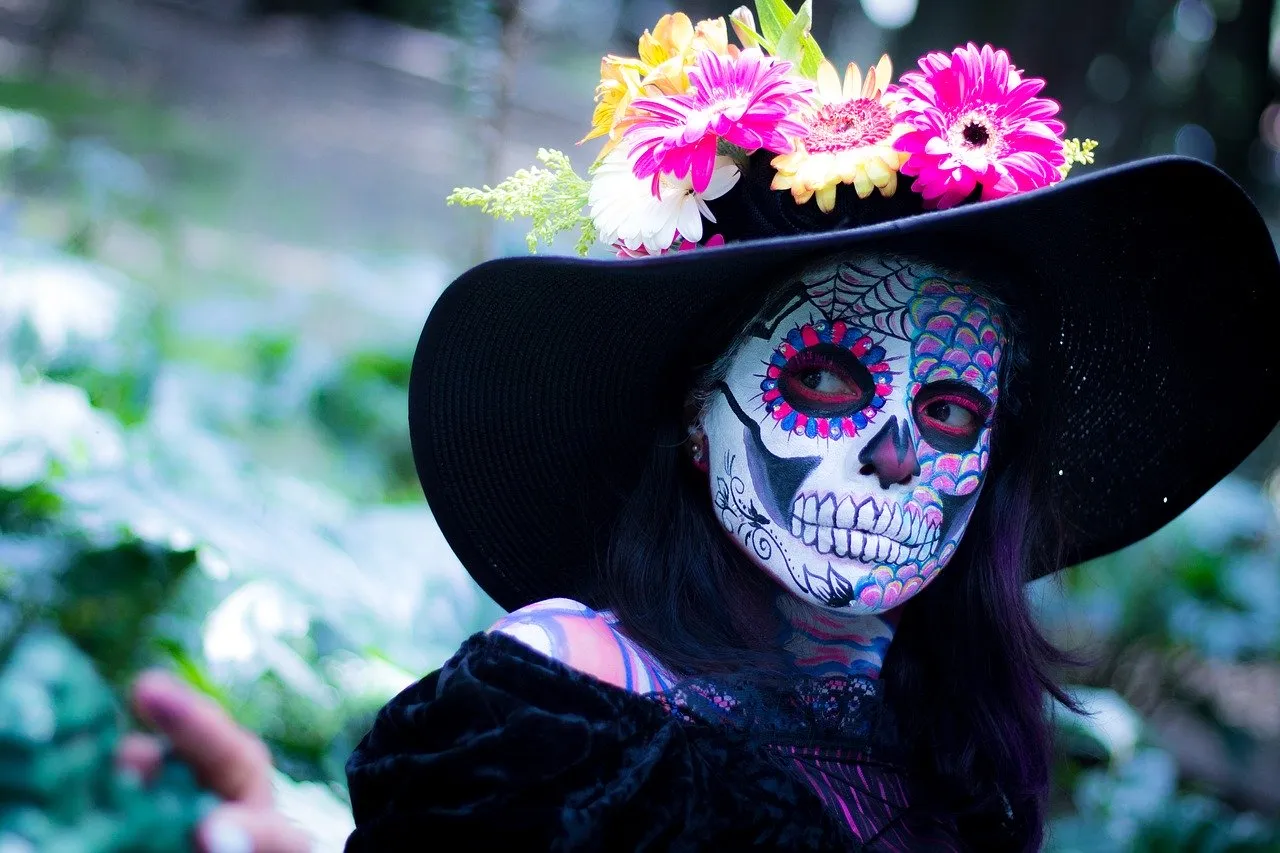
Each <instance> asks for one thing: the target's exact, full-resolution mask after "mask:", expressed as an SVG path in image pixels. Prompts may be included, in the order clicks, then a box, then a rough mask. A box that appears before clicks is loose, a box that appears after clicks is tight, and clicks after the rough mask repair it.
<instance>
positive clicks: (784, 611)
mask: <svg viewBox="0 0 1280 853" xmlns="http://www.w3.org/2000/svg"><path fill="white" fill-rule="evenodd" d="M775 606H776V608H777V611H778V614H779V616H780V617H781V619H782V623H783V627H782V635H781V638H780V639H781V645H782V648H783V649H784V651H785V652H786V654H787V656H788V657H789V659H790V661H791V664H792V666H794V667H795V669H796V671H797V673H798V674H801V675H807V676H818V677H822V676H830V675H859V676H863V677H866V678H879V677H880V670H881V668H882V667H883V666H884V657H885V654H886V653H888V651H889V643H890V642H892V640H893V631H894V628H895V626H896V624H897V618H896V617H897V614H895V613H893V612H890V613H888V614H881V615H876V616H853V615H849V616H844V615H838V614H835V613H831V612H829V611H826V610H823V609H821V608H819V607H816V606H814V605H812V604H807V603H805V602H803V601H801V600H799V599H798V598H796V597H795V596H794V595H791V594H790V593H787V592H780V593H779V594H778V598H777V602H776V605H775Z"/></svg>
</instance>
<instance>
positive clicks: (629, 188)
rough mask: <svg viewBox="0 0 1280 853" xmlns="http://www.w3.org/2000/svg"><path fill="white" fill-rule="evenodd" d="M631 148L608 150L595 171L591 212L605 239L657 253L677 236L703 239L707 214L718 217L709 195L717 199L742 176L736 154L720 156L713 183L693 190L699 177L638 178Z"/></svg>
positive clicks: (717, 159)
mask: <svg viewBox="0 0 1280 853" xmlns="http://www.w3.org/2000/svg"><path fill="white" fill-rule="evenodd" d="M633 165H634V160H633V159H632V157H631V155H630V153H629V152H627V151H626V150H624V149H622V148H615V149H613V150H612V151H610V152H609V153H608V155H606V156H605V158H604V160H602V161H601V162H600V165H599V166H598V167H597V168H596V170H595V174H593V175H592V177H591V189H590V192H589V194H588V196H587V201H588V204H589V206H590V208H591V218H592V220H594V221H595V224H596V230H597V231H598V232H599V237H600V240H601V242H603V243H606V244H608V245H611V246H613V245H619V246H622V247H625V248H626V249H629V250H632V251H640V250H641V249H643V250H644V251H645V252H647V253H648V254H651V255H654V254H658V253H660V252H664V251H666V250H667V249H669V248H671V246H672V244H674V243H675V242H676V240H677V239H683V240H687V241H689V242H692V243H697V242H698V241H700V240H701V239H702V220H703V218H706V220H707V221H708V222H715V221H716V218H715V217H714V216H713V215H712V214H711V209H710V208H708V207H707V201H709V200H712V199H717V198H719V197H720V196H722V195H724V194H725V193H727V192H728V191H729V190H730V189H732V188H733V185H734V184H736V183H737V182H738V175H739V169H738V166H737V164H736V163H734V161H733V158H731V157H717V158H716V165H715V171H714V172H713V173H712V175H711V183H710V184H709V185H708V186H707V191H706V192H704V193H696V192H694V191H693V179H692V177H689V176H686V177H684V178H674V177H672V176H671V175H666V174H663V175H661V176H660V178H659V183H658V194H657V195H654V192H653V182H652V181H651V180H650V179H648V178H637V177H636V176H635V172H634V171H633V170H632V167H633Z"/></svg>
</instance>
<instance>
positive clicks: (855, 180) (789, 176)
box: [771, 56, 911, 213]
mask: <svg viewBox="0 0 1280 853" xmlns="http://www.w3.org/2000/svg"><path fill="white" fill-rule="evenodd" d="M892 79H893V66H892V65H891V64H890V62H889V57H888V56H882V57H881V58H880V61H879V62H878V63H877V64H876V65H875V67H873V68H868V69H867V74H866V77H865V78H864V77H863V76H862V73H861V72H860V71H859V69H858V66H857V65H855V64H854V63H852V62H851V63H849V67H848V69H847V70H846V71H845V76H844V81H843V83H842V82H841V80H840V75H839V73H838V72H837V71H836V69H835V67H834V66H833V65H832V64H831V63H830V62H827V61H826V60H823V62H822V64H821V65H820V66H819V68H818V88H817V99H818V105H817V106H816V107H815V108H814V109H813V110H811V111H808V112H806V113H805V114H803V115H801V116H800V117H799V120H800V122H801V123H802V124H804V125H805V126H806V127H807V128H808V133H807V134H806V135H805V136H804V137H803V138H801V139H797V140H796V141H795V149H794V150H793V151H792V152H791V153H789V154H780V155H778V156H777V157H775V158H774V159H773V167H774V169H775V170H777V174H776V175H775V176H774V178H773V183H772V185H771V186H772V187H773V189H775V190H791V195H792V196H793V197H794V198H795V201H796V204H804V203H806V202H807V201H809V199H811V198H814V197H815V196H816V197H817V200H818V207H819V208H820V209H821V210H822V211H824V212H828V213H829V212H830V211H831V210H832V209H834V207H835V203H836V188H837V187H839V186H840V185H841V184H852V185H853V188H854V191H855V192H857V194H858V198H866V197H868V196H869V195H871V193H872V192H873V191H875V190H879V191H880V194H881V195H884V196H886V197H888V196H892V195H893V194H894V192H895V191H896V190H897V188H898V170H899V169H900V168H901V167H902V164H903V163H904V162H905V161H906V155H904V154H903V153H902V152H899V151H896V150H895V149H894V142H895V141H896V140H897V139H898V137H900V136H901V135H902V134H904V133H906V132H907V131H909V130H910V129H911V128H910V126H909V125H906V124H903V123H901V122H898V121H896V118H895V117H896V116H897V114H898V112H899V109H900V107H899V104H898V103H897V100H896V99H894V98H893V97H891V96H889V95H887V94H886V90H887V89H888V87H889V82H890V80H892Z"/></svg>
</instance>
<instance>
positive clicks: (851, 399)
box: [778, 344, 875, 418]
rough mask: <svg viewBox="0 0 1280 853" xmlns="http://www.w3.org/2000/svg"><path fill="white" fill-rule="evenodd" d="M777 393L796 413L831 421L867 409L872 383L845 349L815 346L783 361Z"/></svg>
mask: <svg viewBox="0 0 1280 853" xmlns="http://www.w3.org/2000/svg"><path fill="white" fill-rule="evenodd" d="M778 390H779V391H781V392H782V398H783V399H784V400H786V401H787V403H788V404H790V406H791V408H793V409H795V410H796V411H798V412H803V413H804V414H806V415H810V416H812V417H822V418H831V417H839V416H843V415H848V414H850V413H852V412H855V411H858V410H859V409H862V408H864V407H865V406H867V405H868V404H869V403H870V402H871V398H872V397H873V396H874V393H875V382H874V381H873V380H872V378H871V372H870V371H869V370H867V367H866V365H864V364H863V363H862V362H861V361H859V360H858V359H857V358H856V357H855V356H854V355H853V354H852V353H850V352H849V351H848V350H847V349H843V348H841V347H838V346H834V345H832V344H818V345H816V346H812V347H809V348H808V349H804V350H801V351H800V352H798V353H796V354H795V355H793V356H792V357H791V358H789V359H787V362H786V364H784V365H783V366H782V370H781V372H780V374H779V376H778Z"/></svg>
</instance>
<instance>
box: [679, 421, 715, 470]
mask: <svg viewBox="0 0 1280 853" xmlns="http://www.w3.org/2000/svg"><path fill="white" fill-rule="evenodd" d="M685 448H686V449H687V450H688V451H689V459H690V461H692V462H693V467H695V468H697V469H698V470H699V471H701V472H702V473H704V474H706V473H707V472H708V470H709V466H708V465H707V460H708V459H709V458H710V456H711V453H710V450H709V449H708V447H707V433H706V431H705V430H704V429H703V428H702V420H701V419H699V420H696V421H693V422H691V423H690V424H689V438H688V439H687V440H686V441H685Z"/></svg>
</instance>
